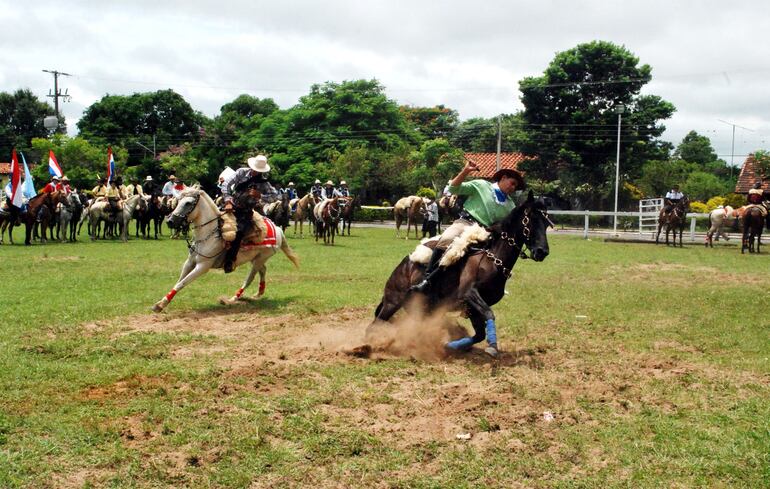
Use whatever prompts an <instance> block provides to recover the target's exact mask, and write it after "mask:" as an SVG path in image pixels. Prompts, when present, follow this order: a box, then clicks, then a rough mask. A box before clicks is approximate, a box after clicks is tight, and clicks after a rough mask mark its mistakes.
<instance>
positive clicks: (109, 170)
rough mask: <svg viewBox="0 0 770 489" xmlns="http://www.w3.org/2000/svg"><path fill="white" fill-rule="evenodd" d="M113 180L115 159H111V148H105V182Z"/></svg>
mask: <svg viewBox="0 0 770 489" xmlns="http://www.w3.org/2000/svg"><path fill="white" fill-rule="evenodd" d="M114 178H115V158H113V157H112V147H111V146H109V147H107V181H108V182H111V181H112V180H113V179H114Z"/></svg>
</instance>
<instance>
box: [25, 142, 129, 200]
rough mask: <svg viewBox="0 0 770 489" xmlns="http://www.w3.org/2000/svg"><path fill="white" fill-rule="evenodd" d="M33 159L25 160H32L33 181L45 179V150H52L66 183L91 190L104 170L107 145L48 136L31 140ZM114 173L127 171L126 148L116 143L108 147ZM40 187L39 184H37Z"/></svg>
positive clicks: (46, 158) (30, 161) (46, 179)
mask: <svg viewBox="0 0 770 489" xmlns="http://www.w3.org/2000/svg"><path fill="white" fill-rule="evenodd" d="M32 149H33V151H32V153H33V154H34V157H33V158H34V159H33V160H30V158H28V160H27V161H28V163H32V162H36V163H37V166H36V167H35V169H34V170H33V171H32V173H33V176H34V177H35V182H36V183H42V182H46V181H48V180H49V174H48V151H49V150H53V152H54V154H55V155H56V159H57V161H58V162H59V165H61V167H62V170H63V171H64V174H65V175H67V178H69V179H70V183H71V184H72V185H73V186H74V187H75V188H79V189H86V190H91V189H92V188H93V187H94V186H95V185H96V181H97V179H98V177H99V176H105V175H106V172H107V146H106V145H98V144H92V143H90V142H89V141H87V140H86V139H84V138H82V137H75V138H70V137H68V136H65V135H62V134H57V135H55V136H53V137H51V138H34V139H32ZM112 152H113V157H114V158H115V164H116V170H117V172H118V174H124V172H125V171H126V170H127V168H126V165H125V162H126V158H127V157H128V151H126V150H125V148H122V147H119V146H113V147H112ZM38 186H42V185H38Z"/></svg>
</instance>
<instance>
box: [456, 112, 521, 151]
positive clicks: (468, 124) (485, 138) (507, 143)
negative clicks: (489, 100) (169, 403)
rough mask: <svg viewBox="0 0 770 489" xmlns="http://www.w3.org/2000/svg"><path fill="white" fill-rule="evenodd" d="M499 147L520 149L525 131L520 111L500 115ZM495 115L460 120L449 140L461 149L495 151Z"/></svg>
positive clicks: (496, 127) (496, 122)
mask: <svg viewBox="0 0 770 489" xmlns="http://www.w3.org/2000/svg"><path fill="white" fill-rule="evenodd" d="M500 119H501V121H500V122H501V124H500V125H501V126H502V128H501V129H502V131H501V137H500V149H501V150H502V151H504V152H513V151H521V148H522V146H523V143H524V140H525V139H526V133H525V132H524V130H523V128H524V120H523V118H522V115H521V113H517V114H503V115H502V116H501V117H500ZM497 129H498V121H497V117H492V118H490V119H485V118H483V117H475V118H472V119H468V120H466V121H463V122H461V123H460V124H459V125H458V126H457V128H456V129H455V131H454V132H453V133H452V135H451V138H450V140H451V141H452V144H454V145H456V146H457V147H459V148H460V149H462V150H463V151H471V152H476V153H489V152H494V151H497Z"/></svg>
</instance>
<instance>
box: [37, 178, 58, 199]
mask: <svg viewBox="0 0 770 489" xmlns="http://www.w3.org/2000/svg"><path fill="white" fill-rule="evenodd" d="M57 190H61V179H59V177H57V176H56V175H54V176H52V177H51V181H50V182H48V183H47V184H45V187H43V190H42V191H41V192H40V193H42V194H51V193H54V192H56V191H57Z"/></svg>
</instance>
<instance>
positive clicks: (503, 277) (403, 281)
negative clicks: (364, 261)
mask: <svg viewBox="0 0 770 489" xmlns="http://www.w3.org/2000/svg"><path fill="white" fill-rule="evenodd" d="M548 226H553V223H552V222H551V220H550V218H549V217H548V212H547V208H546V206H545V204H544V203H543V202H542V201H541V200H535V199H534V197H533V194H532V192H530V193H529V197H528V198H527V200H526V201H525V202H524V203H523V204H521V205H519V206H518V207H516V208H515V209H514V210H513V211H511V213H510V214H509V215H508V216H507V217H506V218H505V219H503V220H502V221H501V222H499V223H498V224H495V225H494V226H492V227H491V228H489V231H490V232H491V237H490V238H489V241H488V242H486V243H484V244H483V245H482V246H481V247H480V248H478V249H474V248H471V249H470V250H469V251H468V252H467V253H466V254H465V256H464V257H462V258H461V259H460V260H459V261H457V262H455V263H454V264H452V265H449V266H448V267H447V268H446V269H443V270H441V271H440V272H438V274H437V275H436V276H434V277H433V280H432V286H431V288H430V289H429V291H428V293H427V297H426V299H427V301H426V306H427V308H428V312H431V311H436V310H441V309H443V308H447V309H450V310H465V311H467V314H468V317H469V318H470V320H471V324H472V325H473V330H474V335H473V336H472V337H470V336H467V337H465V338H461V339H458V340H455V341H451V342H449V343H447V345H446V347H447V348H448V349H450V350H459V351H466V350H469V349H470V348H471V346H473V345H474V344H476V343H479V342H480V341H482V340H483V339H484V338H485V337H486V338H487V340H488V342H489V345H490V346H489V348H487V349H486V352H487V353H488V354H489V355H491V356H493V357H496V356H497V354H498V351H497V329H496V326H495V315H494V313H493V312H492V306H493V305H495V304H497V303H498V302H499V301H500V299H502V298H503V295H504V293H505V284H506V282H507V280H508V278H510V276H511V271H512V270H513V267H514V266H515V265H516V261H517V260H518V259H519V257H520V256H521V255H522V254H523V252H524V250H525V248H527V249H529V250H530V254H531V257H532V259H534V260H535V261H538V262H539V261H543V260H544V259H545V258H546V257H547V256H548V253H549V249H548V238H547V236H546V231H547V228H548ZM428 244H435V241H434V242H428V243H426V245H428ZM424 273H425V265H423V264H420V263H416V262H413V261H411V260H410V258H409V257H406V258H404V259H403V260H402V261H401V263H400V264H399V265H398V266H397V267H396V269H395V270H393V273H392V274H391V275H390V278H389V279H388V281H387V283H386V284H385V291H384V293H383V295H382V300H381V301H380V304H379V305H378V306H377V309H376V311H375V319H374V322H373V323H372V324H371V325H370V328H371V327H376V325H377V324H378V323H379V322H380V321H390V319H391V317H393V315H394V314H395V313H396V312H397V311H398V310H399V309H401V308H402V307H404V306H406V305H407V302H408V301H409V299H410V298H411V297H412V296H413V295H416V294H419V293H418V292H413V291H412V290H411V286H412V285H414V284H416V283H419V282H420V281H421V280H422V278H423V275H424ZM420 295H421V294H420Z"/></svg>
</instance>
